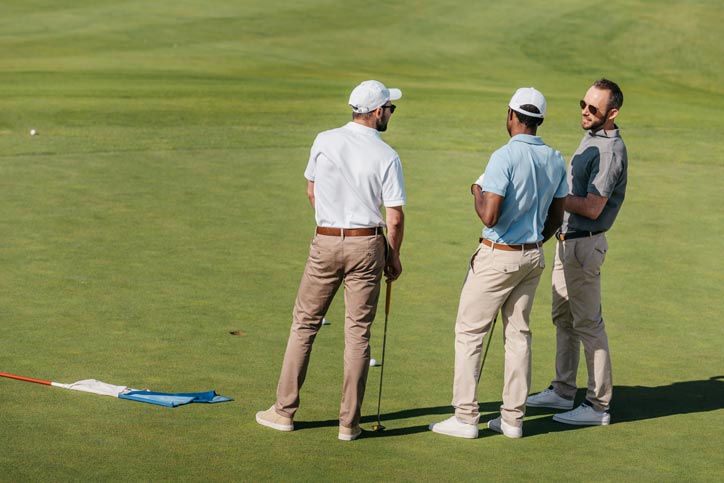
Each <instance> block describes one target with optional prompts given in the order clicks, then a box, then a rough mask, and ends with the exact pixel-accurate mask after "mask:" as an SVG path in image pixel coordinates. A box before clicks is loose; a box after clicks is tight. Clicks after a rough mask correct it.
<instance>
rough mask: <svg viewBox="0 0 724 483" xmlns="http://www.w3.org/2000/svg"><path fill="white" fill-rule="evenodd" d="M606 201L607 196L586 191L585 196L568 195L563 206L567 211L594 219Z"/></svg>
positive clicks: (601, 210) (599, 213)
mask: <svg viewBox="0 0 724 483" xmlns="http://www.w3.org/2000/svg"><path fill="white" fill-rule="evenodd" d="M607 201H608V198H606V197H604V196H598V195H594V194H593V193H588V194H587V195H586V196H576V195H568V196H567V197H566V201H565V202H564V204H563V208H564V209H565V210H566V211H567V212H569V213H575V214H577V215H581V216H585V217H586V218H589V219H591V220H596V219H598V217H599V216H601V213H602V212H603V208H604V207H605V206H606V202H607Z"/></svg>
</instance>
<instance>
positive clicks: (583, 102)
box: [579, 99, 598, 116]
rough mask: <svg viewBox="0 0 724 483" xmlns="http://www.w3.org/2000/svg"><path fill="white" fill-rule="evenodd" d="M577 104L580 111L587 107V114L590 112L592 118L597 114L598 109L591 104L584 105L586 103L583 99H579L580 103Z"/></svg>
mask: <svg viewBox="0 0 724 483" xmlns="http://www.w3.org/2000/svg"><path fill="white" fill-rule="evenodd" d="M579 104H580V105H581V110H583V109H585V108H586V107H588V112H590V113H591V114H593V115H594V116H595V115H596V114H598V108H597V107H596V106H594V105H593V104H586V101H584V100H583V99H581V102H579Z"/></svg>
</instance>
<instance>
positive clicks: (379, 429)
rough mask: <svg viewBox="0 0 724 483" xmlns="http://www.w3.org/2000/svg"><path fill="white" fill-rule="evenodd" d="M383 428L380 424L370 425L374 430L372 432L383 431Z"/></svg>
mask: <svg viewBox="0 0 724 483" xmlns="http://www.w3.org/2000/svg"><path fill="white" fill-rule="evenodd" d="M384 430H385V427H384V426H382V425H381V424H375V425H373V426H372V431H374V432H380V431H384Z"/></svg>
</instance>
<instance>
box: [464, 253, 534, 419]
mask: <svg viewBox="0 0 724 483" xmlns="http://www.w3.org/2000/svg"><path fill="white" fill-rule="evenodd" d="M544 266H545V262H544V257H543V250H542V249H533V250H523V251H503V250H500V249H498V250H496V249H494V248H492V247H488V246H486V245H483V244H481V245H480V246H479V247H478V250H477V251H476V252H475V254H474V255H473V257H472V259H471V261H470V267H469V269H468V273H467V276H466V278H465V284H464V285H463V289H462V293H461V294H460V306H459V308H458V315H457V321H456V323H455V376H454V380H453V400H452V405H453V406H454V407H455V415H456V416H457V418H458V419H459V420H460V421H462V422H465V423H468V424H478V421H479V419H480V414H479V407H478V382H479V377H480V374H479V373H480V359H481V356H482V348H483V338H484V337H485V335H486V334H487V333H488V332H489V331H490V328H491V326H492V324H493V321H494V320H495V317H496V315H497V313H498V311H500V312H501V318H502V322H503V331H504V335H503V338H504V344H505V373H504V384H503V405H502V406H501V407H500V414H501V416H502V418H503V420H505V422H507V423H508V424H511V425H514V426H518V427H520V426H522V425H523V416H524V415H525V400H526V398H527V397H528V392H529V390H530V347H531V332H530V328H529V321H530V310H531V307H532V306H533V298H534V297H535V290H536V288H537V287H538V282H539V281H540V277H541V274H542V272H543V268H544Z"/></svg>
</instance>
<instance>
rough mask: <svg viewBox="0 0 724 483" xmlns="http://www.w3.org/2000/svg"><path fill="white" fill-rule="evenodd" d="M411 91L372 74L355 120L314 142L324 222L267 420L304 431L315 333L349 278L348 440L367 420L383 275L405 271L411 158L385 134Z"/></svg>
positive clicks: (315, 185) (311, 174)
mask: <svg viewBox="0 0 724 483" xmlns="http://www.w3.org/2000/svg"><path fill="white" fill-rule="evenodd" d="M401 97H402V92H400V90H399V89H388V88H386V87H385V86H384V85H383V84H382V83H380V82H378V81H375V80H369V81H365V82H362V83H361V84H360V85H358V86H357V87H356V88H355V89H354V90H353V91H352V94H351V95H350V97H349V105H350V106H352V121H351V122H349V123H347V124H346V125H344V126H342V127H340V128H337V129H332V130H329V131H324V132H322V133H320V134H319V135H317V138H316V139H315V141H314V144H313V145H312V150H311V154H310V157H309V164H308V165H307V169H306V171H305V172H304V176H305V178H306V179H307V195H308V196H309V201H310V202H311V204H312V207H313V208H314V213H315V218H316V222H317V229H316V233H315V236H314V238H313V239H312V243H311V246H310V249H309V257H308V258H307V264H306V267H305V269H304V275H303V276H302V281H301V284H300V286H299V291H298V293H297V300H296V302H295V304H294V312H293V321H292V328H291V332H290V335H289V341H288V343H287V350H286V353H285V355H284V362H283V363H282V370H281V375H280V377H279V385H278V386H277V400H276V402H275V403H274V405H273V406H272V407H271V408H269V409H268V410H266V411H261V412H258V413H257V414H256V421H257V422H258V423H259V424H261V425H264V426H268V427H270V428H273V429H277V430H279V431H292V430H293V429H294V422H293V419H294V414H295V413H296V411H297V409H298V408H299V391H300V390H301V388H302V385H303V384H304V379H305V376H306V373H307V367H308V365H309V357H310V355H311V352H312V344H313V342H314V338H315V337H316V335H317V331H318V330H319V328H320V327H321V325H322V318H323V317H324V315H325V314H326V312H327V309H328V308H329V305H330V304H331V303H332V299H333V298H334V295H335V293H336V292H337V290H338V289H339V287H340V286H342V285H343V286H344V298H345V308H346V315H345V325H344V332H345V350H344V382H343V387H342V402H341V407H340V412H339V439H341V440H344V441H351V440H354V439H356V438H357V437H359V436H360V434H362V430H361V429H360V427H359V421H360V416H361V408H362V399H363V397H364V392H365V384H366V382H367V372H368V371H369V361H370V349H369V337H370V328H371V326H372V321H373V320H374V318H375V313H376V311H377V301H378V299H379V295H380V284H381V280H382V274H383V272H384V274H385V275H386V276H387V278H388V279H389V280H390V281H393V280H396V279H397V278H398V277H399V276H400V274H401V273H402V265H401V263H400V247H401V245H402V237H403V232H404V213H403V211H402V206H403V205H404V204H405V183H404V180H403V176H402V164H401V163H400V158H399V156H398V155H397V153H396V152H395V150H394V149H392V148H391V147H390V146H388V145H387V144H386V143H385V142H384V141H383V140H382V137H381V136H380V132H382V131H385V130H386V129H387V123H388V122H389V120H390V117H391V116H392V113H393V112H395V105H394V104H391V101H394V100H397V99H400V98H401ZM383 205H384V207H385V217H384V218H383V216H382V212H381V206H383ZM385 227H386V228H387V243H388V246H386V243H385V237H384V233H383V229H384V228H385Z"/></svg>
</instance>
